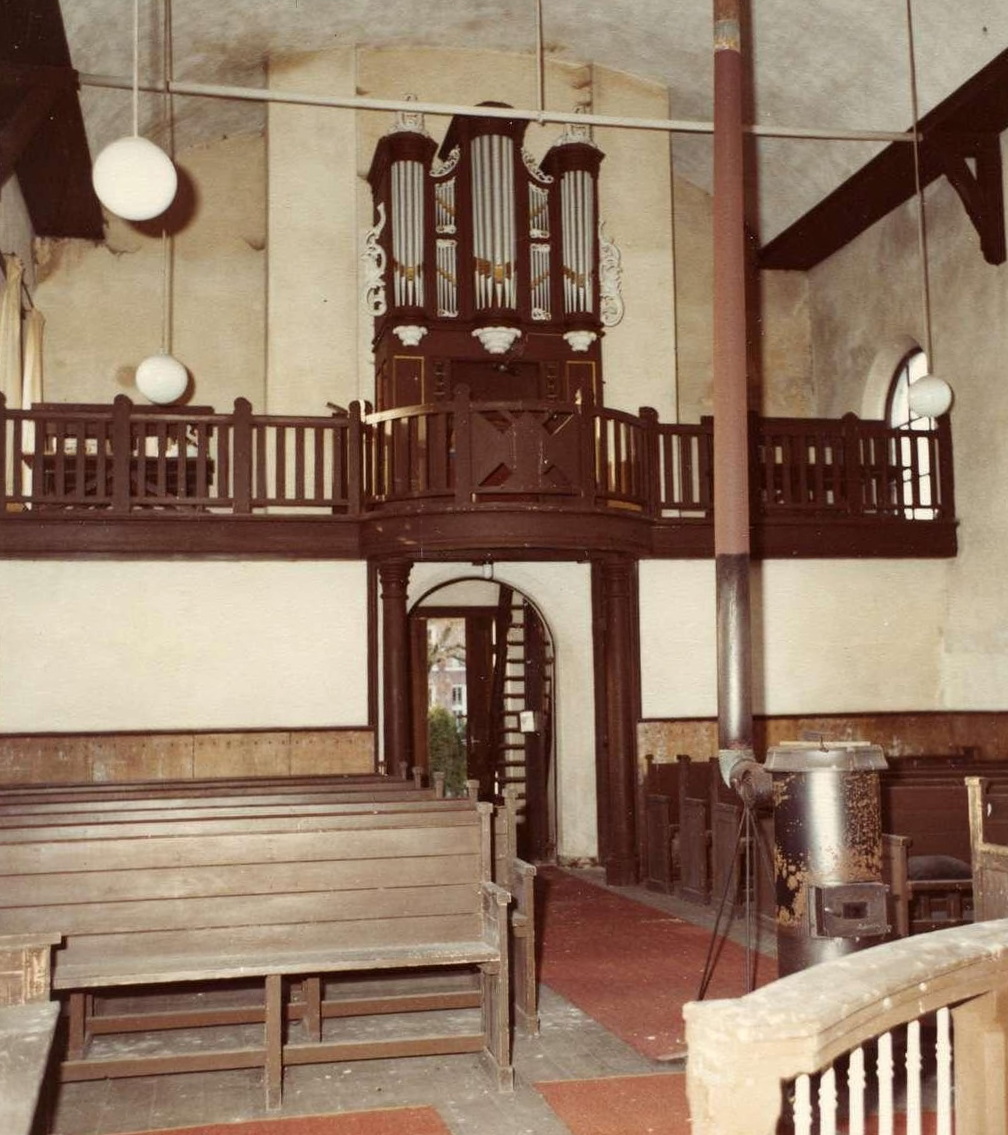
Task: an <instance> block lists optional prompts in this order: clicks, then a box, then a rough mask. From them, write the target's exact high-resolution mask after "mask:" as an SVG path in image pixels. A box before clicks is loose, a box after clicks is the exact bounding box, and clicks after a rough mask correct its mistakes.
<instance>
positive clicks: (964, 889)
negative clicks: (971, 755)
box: [880, 757, 1006, 935]
mask: <svg viewBox="0 0 1008 1135" xmlns="http://www.w3.org/2000/svg"><path fill="white" fill-rule="evenodd" d="M977 768H983V769H986V770H987V771H988V772H990V773H993V774H995V775H998V774H1000V776H1002V777H1003V776H1004V774H1005V771H1006V769H1005V765H1004V764H1003V763H1000V762H999V763H995V762H989V763H985V764H983V765H976V764H973V763H970V762H967V761H964V760H962V759H957V758H947V757H917V758H914V761H913V763H910V764H908V763H904V762H893V763H892V764H891V765H890V767H889V768H888V769H886V770H885V771H884V772H883V773H881V775H880V790H881V804H882V826H883V830H884V831H885V832H886V833H888V834H887V836H886V837H885V838H886V840H887V841H888V843H887V846H886V847H885V848H884V866H885V869H886V881H887V882H888V883H889V886H890V888H891V890H892V893H893V917H892V921H893V929H894V932H895V933H896V934H897V935H900V934H920V933H927V932H928V931H931V930H940V929H945V928H948V927H952V926H958V925H963V924H965V923H968V922H971V921H973V918H974V894H973V880H972V869H971V866H970V862H971V852H970V821H969V806H968V799H967V789H966V780H967V777H968V776H969V775H971V774H972V773H973V772H975V770H976V769H977ZM897 836H899V837H903V841H904V842H903V845H902V846H901V847H899V846H897V845H896V844H895V843H893V842H892V841H893V839H894V837H897Z"/></svg>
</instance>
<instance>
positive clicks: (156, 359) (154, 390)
mask: <svg viewBox="0 0 1008 1135" xmlns="http://www.w3.org/2000/svg"><path fill="white" fill-rule="evenodd" d="M135 381H136V387H137V390H139V391H140V393H141V394H142V395H143V396H144V397H145V398H146V399H147V400H148V401H149V402H153V403H154V404H155V405H157V406H169V405H171V403H172V402H177V401H178V400H179V399H180V398H181V397H182V395H183V394H185V392H186V390H187V389H188V388H189V372H188V371H187V370H186V368H185V367H184V366H183V365H182V364H181V363H180V362H179V361H178V359H176V358H174V357H173V356H172V355H170V354H168V352H167V351H160V352H159V353H158V354H156V355H150V356H149V357H148V358H146V359H144V360H143V362H142V363H141V364H140V365H139V366H138V367H137V369H136V380H135Z"/></svg>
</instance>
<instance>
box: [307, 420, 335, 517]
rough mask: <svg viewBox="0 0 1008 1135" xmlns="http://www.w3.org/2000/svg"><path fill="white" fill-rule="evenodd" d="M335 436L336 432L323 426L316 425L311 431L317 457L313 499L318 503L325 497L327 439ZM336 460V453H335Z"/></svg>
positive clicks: (313, 481) (315, 456)
mask: <svg viewBox="0 0 1008 1135" xmlns="http://www.w3.org/2000/svg"><path fill="white" fill-rule="evenodd" d="M329 437H335V434H334V432H333V431H332V430H331V429H330V430H326V429H324V428H323V427H322V426H316V427H315V428H314V429H313V430H312V431H311V438H312V453H313V456H314V459H315V464H314V469H313V473H312V493H311V497H312V500H313V501H314V502H315V503H316V504H320V503H322V501H323V500H324V499H325V456H326V439H327V438H329ZM333 458H334V460H335V453H334V454H333Z"/></svg>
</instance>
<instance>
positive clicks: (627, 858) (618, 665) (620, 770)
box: [596, 557, 638, 886]
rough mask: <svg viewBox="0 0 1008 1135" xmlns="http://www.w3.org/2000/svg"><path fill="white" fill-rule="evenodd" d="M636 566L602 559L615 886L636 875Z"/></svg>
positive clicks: (608, 858)
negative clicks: (634, 588) (634, 590)
mask: <svg viewBox="0 0 1008 1135" xmlns="http://www.w3.org/2000/svg"><path fill="white" fill-rule="evenodd" d="M634 569H635V562H634V561H633V560H631V559H626V558H623V557H612V558H610V559H605V560H602V561H601V571H602V588H601V591H602V624H603V635H604V641H605V658H604V662H603V670H604V678H603V689H602V690H601V691H597V692H596V696H598V694H599V693H601V695H602V697H603V698H604V709H605V723H606V724H605V761H606V785H605V787H604V789H603V790H604V791H605V792H606V798H605V800H604V801H603V807H602V809H600V812H601V814H602V815H603V816H604V817H605V825H606V831H607V838H606V839H605V840H604V841H602V847H603V849H604V850H603V852H602V856H603V859H602V862H603V865H604V867H605V872H606V882H607V883H610V884H612V885H614V886H626V885H628V884H631V883H636V882H637V878H638V864H637V825H636V799H637V770H636V748H637V746H636V725H637V722H636V704H637V698H636V680H637V672H638V671H637V664H636V659H635V658H634V633H633V619H634V617H635V604H634V592H633V587H634Z"/></svg>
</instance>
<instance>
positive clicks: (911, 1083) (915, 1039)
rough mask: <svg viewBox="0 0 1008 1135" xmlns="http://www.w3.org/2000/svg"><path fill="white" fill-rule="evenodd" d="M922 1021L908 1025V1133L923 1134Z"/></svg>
mask: <svg viewBox="0 0 1008 1135" xmlns="http://www.w3.org/2000/svg"><path fill="white" fill-rule="evenodd" d="M920 1033H921V1028H920V1021H910V1023H909V1024H908V1025H907V1049H906V1080H907V1105H906V1108H907V1117H906V1129H907V1135H921V1043H920Z"/></svg>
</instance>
